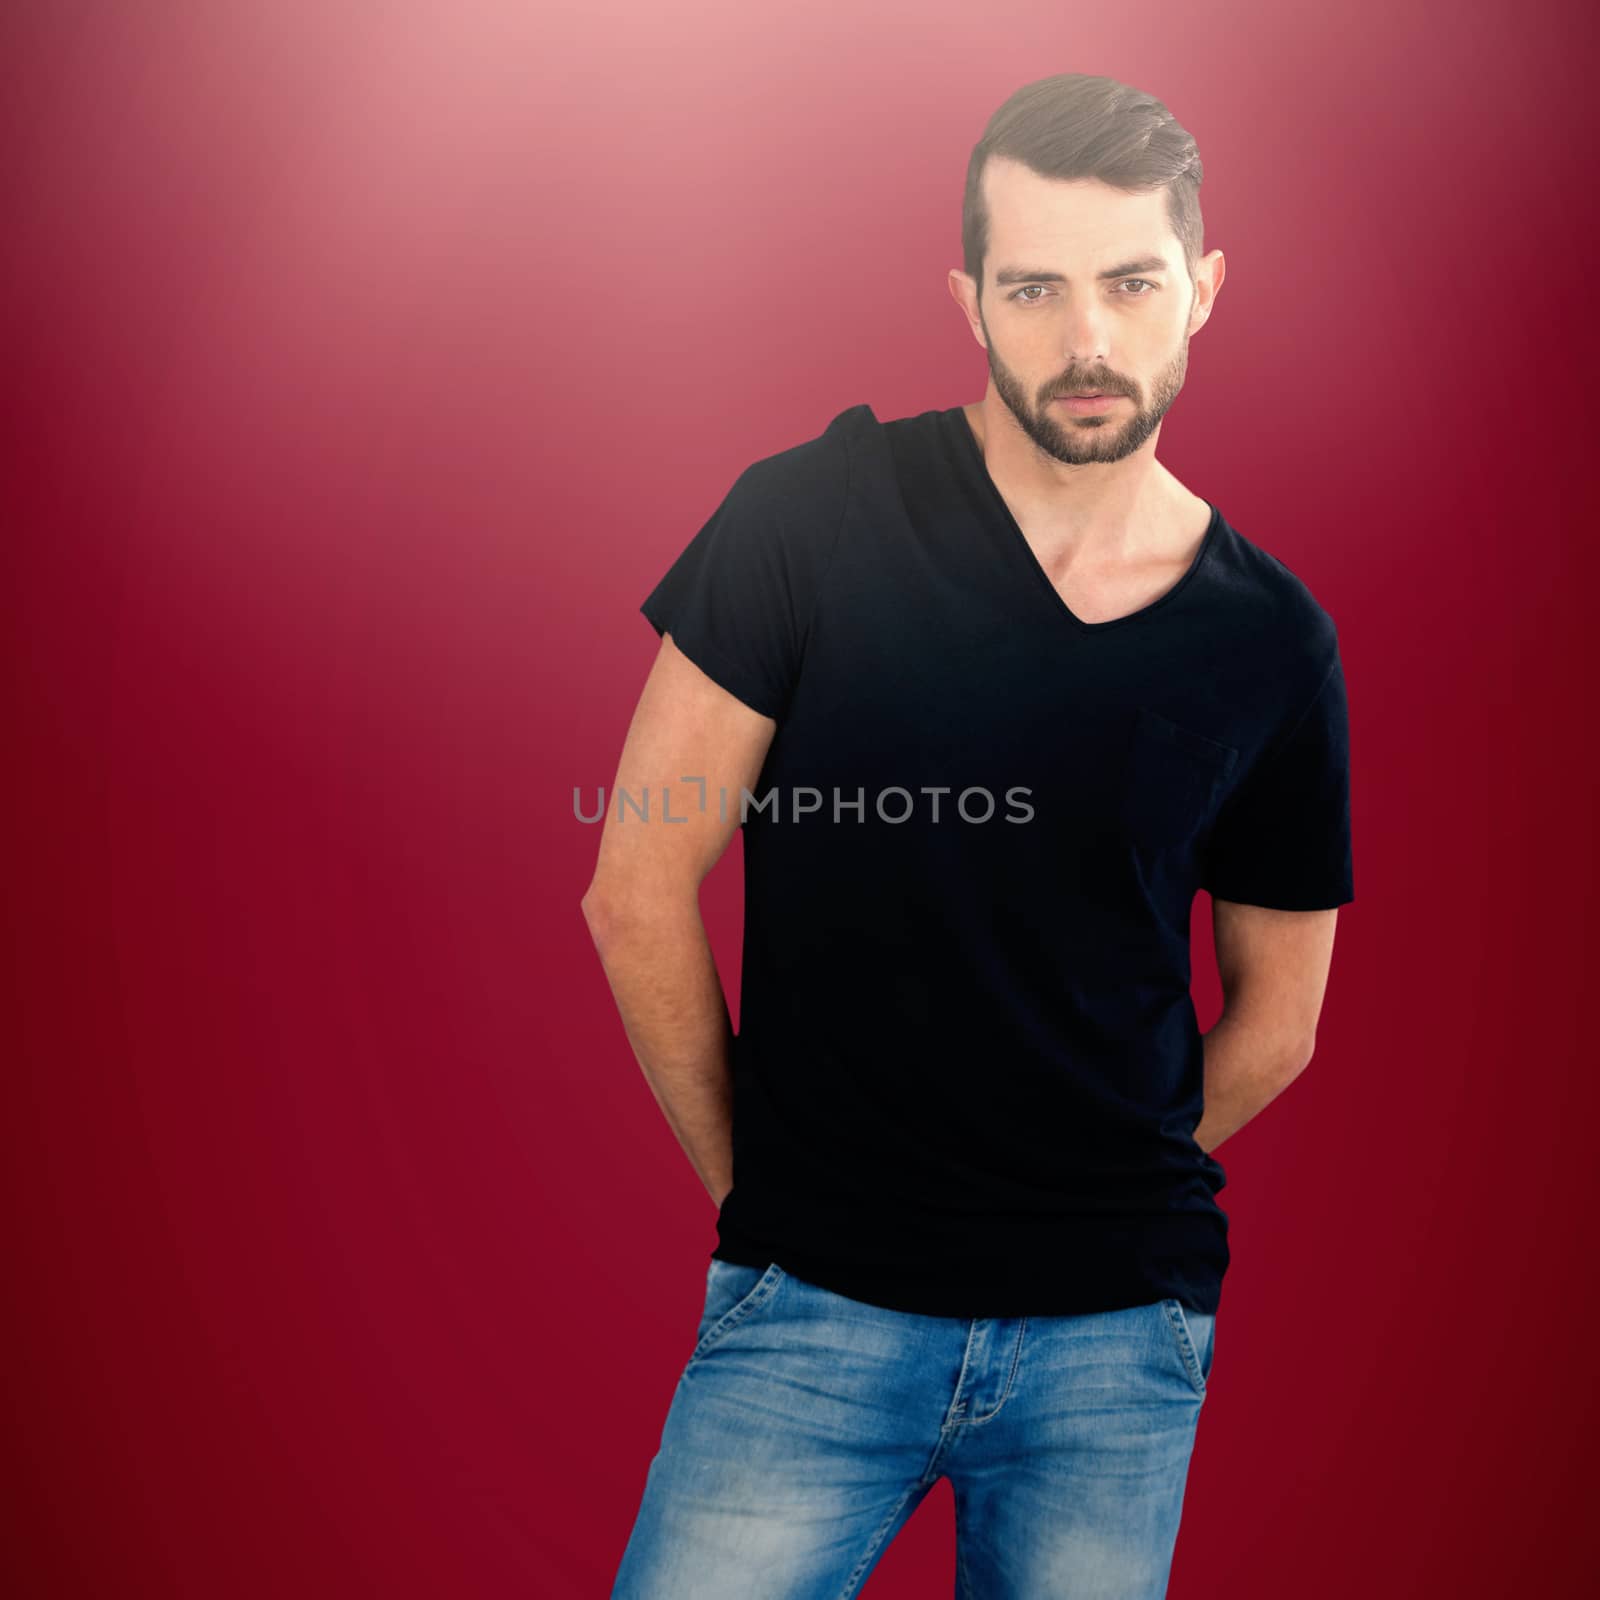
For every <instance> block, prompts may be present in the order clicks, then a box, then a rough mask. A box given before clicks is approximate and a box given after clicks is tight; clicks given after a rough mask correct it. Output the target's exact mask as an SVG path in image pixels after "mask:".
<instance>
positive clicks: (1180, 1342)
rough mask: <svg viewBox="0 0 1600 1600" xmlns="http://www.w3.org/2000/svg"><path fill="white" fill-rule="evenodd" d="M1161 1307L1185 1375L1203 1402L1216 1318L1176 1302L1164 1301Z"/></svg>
mask: <svg viewBox="0 0 1600 1600" xmlns="http://www.w3.org/2000/svg"><path fill="white" fill-rule="evenodd" d="M1161 1305H1162V1309H1163V1310H1164V1311H1165V1313H1166V1320H1167V1326H1168V1328H1169V1329H1170V1330H1171V1332H1172V1339H1173V1344H1174V1346H1175V1347H1176V1349H1177V1352H1178V1359H1179V1360H1180V1361H1181V1362H1182V1363H1183V1371H1184V1376H1185V1377H1186V1378H1188V1380H1189V1384H1190V1387H1191V1388H1193V1390H1194V1392H1195V1393H1196V1394H1197V1395H1199V1396H1200V1398H1201V1399H1204V1398H1205V1392H1206V1384H1207V1382H1208V1381H1209V1380H1210V1377H1211V1357H1212V1352H1213V1349H1214V1346H1215V1343H1216V1322H1217V1319H1216V1316H1215V1315H1214V1314H1213V1313H1212V1312H1209V1311H1196V1310H1195V1309H1194V1308H1193V1307H1191V1306H1186V1305H1184V1303H1183V1302H1182V1301H1181V1300H1178V1299H1170V1300H1163V1301H1162V1302H1161Z"/></svg>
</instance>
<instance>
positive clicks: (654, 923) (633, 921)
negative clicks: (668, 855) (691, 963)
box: [578, 882, 700, 948]
mask: <svg viewBox="0 0 1600 1600" xmlns="http://www.w3.org/2000/svg"><path fill="white" fill-rule="evenodd" d="M578 906H579V909H580V910H581V911H582V912H583V920H584V922H585V923H586V924H587V925H588V928H589V937H590V938H591V939H593V940H594V942H595V946H596V948H603V947H604V946H606V945H608V944H614V943H615V942H616V941H617V940H618V939H621V938H625V937H626V936H627V935H628V934H629V932H630V931H633V930H639V931H645V932H648V931H650V930H660V929H661V928H663V927H664V926H666V925H669V924H676V923H679V922H682V921H683V920H684V919H685V918H686V917H690V916H698V915H699V914H700V899H699V895H698V894H697V892H696V891H695V890H694V889H693V888H692V887H684V886H678V885H673V886H651V887H649V888H645V887H642V886H638V885H630V886H628V887H626V888H622V889H619V888H617V887H615V886H610V885H603V884H600V883H598V882H596V883H591V884H590V885H589V888H588V890H587V892H586V893H585V894H584V896H583V898H582V899H581V900H580V901H579V902H578Z"/></svg>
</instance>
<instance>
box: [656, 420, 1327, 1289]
mask: <svg viewBox="0 0 1600 1600" xmlns="http://www.w3.org/2000/svg"><path fill="white" fill-rule="evenodd" d="M1207 504H1208V505H1210V504H1211V503H1210V502H1209V501H1208V502H1207ZM640 609H641V611H642V612H643V613H644V615H645V616H646V617H647V618H648V619H649V621H650V622H651V624H652V625H653V626H654V627H655V629H656V630H657V632H658V633H670V634H671V635H672V638H673V640H674V642H675V643H676V644H677V646H678V648H679V649H680V650H682V651H683V652H684V654H686V655H687V656H688V657H689V658H690V659H691V660H692V661H694V662H695V663H696V665H697V666H699V667H700V668H701V670H702V671H704V672H705V673H706V674H707V675H708V676H710V677H711V678H712V679H714V680H715V681H716V682H717V683H719V684H720V685H721V686H722V687H723V688H724V689H726V690H727V691H728V692H729V693H730V694H733V695H734V696H736V697H737V698H739V699H740V700H742V701H743V702H744V703H745V704H747V705H749V706H750V707H751V708H752V709H754V710H756V711H758V712H760V713H762V714H763V715H765V716H768V717H770V718H772V719H773V720H774V722H775V723H776V728H775V731H774V733H773V737H772V740H771V743H770V745H769V747H768V751H767V755H766V759H765V762H764V764H763V767H762V770H761V773H760V775H759V777H758V779H757V781H756V784H755V786H754V788H753V789H752V790H750V791H749V793H748V795H747V796H744V797H741V796H729V797H728V800H727V803H728V806H729V813H728V814H730V815H734V816H739V815H742V816H743V822H742V826H741V830H740V831H741V832H742V834H743V839H744V873H745V902H744V903H745V922H744V940H743V952H742V972H741V983H740V995H739V1030H738V1033H737V1034H736V1036H735V1038H734V1043H733V1061H732V1071H733V1187H732V1189H731V1190H730V1191H729V1193H728V1195H727V1196H726V1198H725V1199H724V1201H723V1204H722V1207H721V1211H720V1214H719V1217H718V1222H717V1232H718V1244H717V1247H716V1249H715V1251H714V1252H713V1254H714V1255H715V1256H716V1257H717V1258H719V1259H721V1260H724V1261H731V1262H738V1263H741V1264H743V1265H746V1266H766V1265H768V1264H770V1263H772V1262H777V1263H779V1264H780V1265H781V1266H783V1267H784V1268H786V1269H787V1270H789V1271H790V1272H792V1273H794V1274H795V1275H797V1276H799V1277H802V1278H805V1279H807V1280H809V1281H811V1282H813V1283H816V1284H818V1285H821V1286H822V1287H824V1288H828V1289H831V1290H833V1291H835V1292H836V1293H840V1294H843V1295H846V1296H849V1297H851V1298H854V1299H858V1300H862V1301H865V1302H867V1303H870V1304H875V1305H879V1306H884V1307H889V1308H891V1309H898V1310H905V1311H913V1312H921V1313H925V1314H931V1315H950V1316H963V1317H970V1316H1015V1315H1025V1314H1033V1315H1041V1316H1042V1315H1053V1314H1064V1313H1076V1312H1090V1311H1103V1310H1113V1309H1117V1308H1120V1307H1126V1306H1134V1305H1140V1304H1145V1303H1148V1302H1150V1301H1153V1300H1158V1299H1165V1298H1168V1297H1172V1298H1176V1299H1178V1300H1179V1301H1180V1302H1181V1303H1182V1304H1183V1305H1185V1306H1188V1307H1191V1308H1193V1309H1195V1310H1198V1311H1205V1312H1213V1313H1214V1312H1215V1311H1216V1309H1217V1305H1218V1301H1219V1298H1220V1293H1221V1285H1222V1279H1223V1275H1224V1273H1225V1272H1226V1270H1227V1266H1228V1260H1229V1250H1228V1243H1227V1233H1228V1218H1227V1214H1226V1212H1225V1211H1224V1210H1223V1208H1222V1207H1221V1205H1220V1204H1219V1203H1218V1199H1217V1196H1218V1194H1219V1192H1220V1191H1221V1190H1222V1188H1223V1187H1224V1185H1225V1183H1226V1173H1225V1170H1224V1168H1223V1165H1222V1163H1221V1162H1220V1161H1219V1160H1218V1159H1217V1158H1216V1157H1215V1156H1214V1155H1211V1154H1208V1153H1207V1152H1205V1151H1204V1150H1202V1149H1201V1147H1200V1146H1199V1144H1198V1143H1197V1142H1196V1141H1195V1139H1194V1137H1193V1130H1194V1128H1195V1126H1196V1125H1197V1124H1198V1122H1199V1121H1200V1117H1201V1113H1202V1111H1203V1108H1204V1083H1203V1068H1204V1051H1203V1043H1202V1036H1201V1034H1200V1032H1199V1028H1198V1024H1197V1020H1196V1017H1195V1011H1194V1006H1193V1002H1192V999H1191V996H1190V989H1189V985H1190V958H1189V923H1190V914H1191V908H1192V904H1193V900H1194V896H1195V894H1196V892H1197V890H1200V889H1205V890H1206V891H1207V892H1208V893H1210V894H1211V895H1212V896H1214V897H1216V898H1219V899H1226V900H1234V901H1240V902H1243V903H1246V904H1252V905H1259V906H1269V907H1275V908H1279V909H1283V910H1302V911H1308V910H1317V909H1323V908H1328V907H1333V906H1339V905H1343V904H1346V903H1348V902H1349V901H1351V900H1352V899H1353V898H1354V891H1353V880H1352V869H1351V842H1350V788H1349V749H1348V728H1347V706H1346V698H1345V685H1344V677H1343V669H1342V665H1341V662H1340V657H1339V648H1338V636H1337V631H1336V628H1335V625H1334V623H1333V620H1332V618H1331V617H1330V616H1329V615H1328V613H1327V612H1326V611H1325V610H1324V609H1323V607H1322V606H1321V605H1320V604H1319V603H1318V602H1317V600H1316V599H1315V598H1314V597H1313V595H1312V594H1311V592H1310V590H1309V589H1308V588H1307V586H1306V585H1305V583H1304V582H1302V581H1301V580H1300V579H1299V578H1298V577H1297V576H1296V575H1295V574H1294V573H1293V572H1291V571H1290V570H1289V569H1288V568H1287V567H1286V566H1285V565H1284V564H1283V563H1282V562H1281V561H1279V560H1278V559H1277V558H1276V557H1274V556H1272V555H1271V554H1269V553H1268V552H1267V551H1266V550H1264V549H1262V548H1261V547H1260V546H1258V545H1256V544H1255V543H1253V542H1252V541H1251V540H1249V539H1248V538H1246V537H1245V536H1244V535H1243V534H1242V533H1240V532H1239V531H1238V530H1236V529H1235V528H1234V527H1232V526H1231V525H1230V524H1229V523H1228V521H1227V519H1226V518H1224V517H1223V515H1222V513H1221V512H1220V511H1219V510H1218V509H1217V507H1216V506H1215V505H1211V518H1210V523H1209V526H1208V527H1207V530H1206V533H1205V536H1204V539H1203V541H1202V543H1201V545H1200V547H1199V549H1198V551H1197V553H1196V555H1195V557H1194V560H1193V562H1192V563H1191V565H1190V566H1189V568H1188V570H1187V571H1186V572H1185V573H1184V574H1183V575H1182V576H1181V577H1180V578H1179V580H1178V581H1177V582H1176V583H1175V584H1173V586H1172V587H1170V588H1169V589H1167V590H1166V591H1165V592H1163V593H1162V594H1160V595H1158V596H1157V597H1156V598H1155V599H1154V600H1152V601H1151V602H1150V603H1149V604H1148V605H1145V606H1142V607H1140V608H1139V609H1137V610H1135V611H1133V612H1130V613H1129V614H1127V615H1125V616H1121V617H1115V618H1111V619H1109V620H1106V621H1103V622H1088V621H1085V620H1083V619H1081V618H1079V617H1078V616H1077V615H1076V614H1075V613H1073V611H1072V610H1071V608H1070V607H1069V606H1068V605H1067V603H1066V602H1065V600H1064V599H1063V598H1062V596H1061V595H1060V594H1059V592H1058V591H1057V590H1056V588H1055V587H1054V585H1053V584H1052V583H1051V581H1050V579H1049V576H1048V574H1047V573H1046V572H1045V570H1044V568H1043V567H1042V566H1041V565H1040V563H1039V561H1038V559H1037V557H1036V556H1035V554H1034V552H1033V550H1032V548H1031V547H1030V546H1029V544H1028V542H1027V540H1026V538H1025V537H1024V535H1023V533H1022V531H1021V529H1020V527H1019V526H1018V524H1017V522H1016V520H1015V518H1014V517H1013V516H1012V514H1011V512H1010V510H1009V509H1008V507H1007V505H1006V502H1005V500H1004V499H1003V497H1002V496H1001V495H1000V493H999V491H998V489H997V488H996V486H995V484H994V481H993V479H992V478H991V477H990V475H989V472H988V469H987V466H986V464H985V461H984V457H983V453H982V450H981V449H980V447H979V444H978V441H977V439H976V438H975V436H974V435H973V432H972V429H971V425H970V423H969V422H968V420H967V417H966V414H965V412H964V410H963V408H962V407H960V406H954V407H950V408H948V409H945V410H933V411H925V412H922V413H920V414H918V415H916V416H909V417H902V418H897V419H894V420H891V421H888V422H880V421H879V419H878V418H877V417H876V415H874V413H873V411H872V408H871V407H870V406H868V405H856V406H852V407H850V408H849V409H847V410H845V411H842V412H841V413H839V415H837V416H836V417H835V418H834V419H833V420H832V422H830V423H829V424H828V426H827V428H826V429H825V430H824V431H823V432H822V433H821V434H820V435H818V436H817V437H816V438H813V439H808V440H806V441H804V442H803V443H801V444H798V445H795V446H792V447H790V448H789V449H786V450H782V451H779V452H778V453H776V454H775V455H771V456H767V457H765V458H763V459H762V460H759V461H757V462H755V463H754V464H753V465H751V466H750V467H748V468H746V469H745V471H744V472H742V473H741V474H740V475H739V477H738V479H737V480H736V481H735V482H734V484H733V485H732V487H731V488H730V489H729V491H728V492H727V494H726V496H725V497H724V498H723V500H722V502H721V503H720V504H719V505H718V506H717V508H716V509H715V511H714V512H713V513H712V515H711V516H710V518H709V519H708V520H707V521H706V522H705V524H704V525H703V526H702V527H701V528H700V530H699V531H698V533H696V534H695V536H694V537H693V539H691V540H690V542H689V543H688V545H687V546H686V547H685V548H684V549H683V551H682V553H681V554H680V555H679V556H678V557H677V559H676V560H675V561H674V562H673V564H672V566H671V567H670V569H669V570H668V571H667V572H666V574H665V575H664V576H663V577H662V578H661V580H660V582H659V583H658V584H657V585H656V586H655V588H654V589H653V590H652V591H651V592H650V594H649V595H648V596H647V597H646V599H645V600H644V602H643V604H642V605H641V607H640ZM741 802H742V809H741ZM713 803H714V802H713Z"/></svg>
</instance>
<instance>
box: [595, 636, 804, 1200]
mask: <svg viewBox="0 0 1600 1600" xmlns="http://www.w3.org/2000/svg"><path fill="white" fill-rule="evenodd" d="M777 726H778V725H777V723H776V722H775V721H774V720H773V719H772V718H771V717H766V716H762V715H761V714H760V713H759V712H757V711H754V710H752V709H751V708H750V707H749V706H747V705H745V704H744V702H743V701H741V700H739V699H737V698H736V697H735V696H733V695H731V694H729V693H728V691H727V690H726V689H724V688H722V687H721V686H720V685H719V684H717V683H714V682H713V681H712V680H711V678H709V677H708V676H707V675H706V674H705V673H704V672H702V671H701V670H700V668H699V667H697V666H696V665H695V664H694V663H693V662H692V661H691V660H690V659H689V657H688V656H686V655H684V654H683V652H682V651H681V650H679V649H678V647H677V645H676V644H675V643H674V642H673V639H672V635H671V634H670V632H669V633H666V634H664V635H663V636H662V640H661V649H660V651H659V653H658V654H657V656H656V659H655V663H654V665H653V666H652V667H651V669H650V674H649V676H648V677H647V678H646V680H645V685H644V689H643V692H642V693H641V695H640V697H639V704H638V707H637V708H636V710H635V711H634V714H633V721H632V723H631V724H630V725H629V728H628V733H627V737H626V738H625V739H624V741H623V746H622V755H621V758H620V760H619V762H618V766H617V775H616V779H615V782H614V783H613V785H612V788H611V792H610V802H611V803H610V804H609V805H608V806H607V808H606V820H605V825H604V827H603V828H602V830H601V835H600V854H599V859H598V861H597V863H596V865H595V871H594V877H593V879H592V880H591V882H590V884H589V888H588V891H587V892H586V893H585V894H584V897H583V900H582V902H581V903H582V908H583V914H584V918H585V920H586V921H587V922H588V925H589V932H590V935H591V936H592V937H593V939H594V943H595V949H596V950H597V951H598V952H599V955H600V961H601V965H602V966H603V967H604V968H605V973H606V978H607V981H608V982H609V983H610V985H611V992H612V994H613V996H614V997H615V999H616V1002H617V1010H618V1011H619V1012H620V1014H621V1017H622V1026H623V1029H624V1030H625V1032H626V1033H627V1036H628V1043H629V1044H630V1045H631V1046H632V1047H633V1053H634V1055H635V1057H636V1058H637V1060H638V1062H639V1066H640V1067H641V1069H642V1070H643V1072H644V1075H645V1079H646V1081H647V1082H648V1083H649V1085H650V1089H651V1092H652V1093H653V1094H654V1095H655V1097H656V1103H657V1104H658V1105H659V1106H660V1107H661V1110H662V1112H663V1114H664V1115H665V1116H666V1119H667V1121H668V1123H669V1124H670V1125H671V1127H672V1131H673V1133H674V1134H675V1135H676V1136H677V1139H678V1142H679V1143H680V1144H681V1145H682V1146H683V1148H684V1152H685V1154H687V1155H688V1157H689V1161H690V1163H691V1164H692V1165H693V1167H694V1169H695V1171H696V1173H698V1174H699V1177H700V1181H701V1182H702V1183H703V1184H704V1185H705V1186H706V1189H707V1191H708V1192H709V1193H710V1195H711V1198H712V1199H713V1200H714V1201H715V1202H716V1203H717V1205H718V1206H720V1205H721V1204H722V1201H723V1199H724V1198H725V1196H726V1195H727V1193H728V1191H729V1190H730V1189H731V1188H732V1187H733V1081H732V1072H731V1063H730V1059H729V1049H730V1046H731V1044H732V1040H733V1026H732V1022H731V1019H730V1018H729V1015H728V1006H727V1001H726V1000H725V998H724V996H723V992H722V982H721V979H720V978H719V976H718V974H717V968H716V961H715V959H714V957H713V956H712V953H711V946H710V943H709V942H708V940H707V938H706V930H705V924H704V923H703V922H702V921H701V919H700V894H699V891H700V883H701V880H702V879H703V878H704V877H705V875H706V874H707V873H708V872H709V871H710V870H711V868H712V867H713V866H715V865H716V863H717V860H718V858H719V857H720V856H721V855H722V852H723V851H724V850H725V849H726V848H727V845H728V841H729V840H730V839H731V838H732V837H733V835H734V834H735V832H737V830H738V827H739V800H740V794H741V791H742V790H744V789H750V790H752V791H753V790H754V788H755V784H756V780H757V779H758V777H759V776H760V773H761V767H762V764H763V762H764V761H765V760H766V753H767V747H768V745H769V744H770V743H771V741H772V736H773V734H774V733H775V732H776V731H777ZM685 778H687V779H689V780H691V781H688V782H685V781H684V780H685ZM700 780H703V781H700ZM724 787H725V788H726V790H727V804H726V810H727V817H726V818H725V819H724V818H723V817H722V816H721V811H722V809H723V806H722V804H721V797H720V794H719V790H721V789H722V788H724ZM623 790H626V791H627V792H628V794H629V795H630V796H631V797H632V798H633V799H634V800H635V801H641V800H642V792H643V791H648V794H649V810H648V816H649V820H648V821H641V820H640V818H639V816H638V815H637V813H636V812H635V811H633V810H632V809H628V811H627V814H626V816H625V817H623V818H622V819H620V820H619V815H618V804H617V800H618V796H619V794H620V793H621V791H623ZM663 794H665V796H666V797H667V800H668V807H669V808H670V815H671V816H672V817H674V818H682V819H684V820H681V821H672V822H667V821H664V820H663V818H664V816H665V815H667V814H668V810H667V809H666V808H663V805H662V800H663ZM702 795H703V796H704V809H702ZM641 808H642V807H641Z"/></svg>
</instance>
